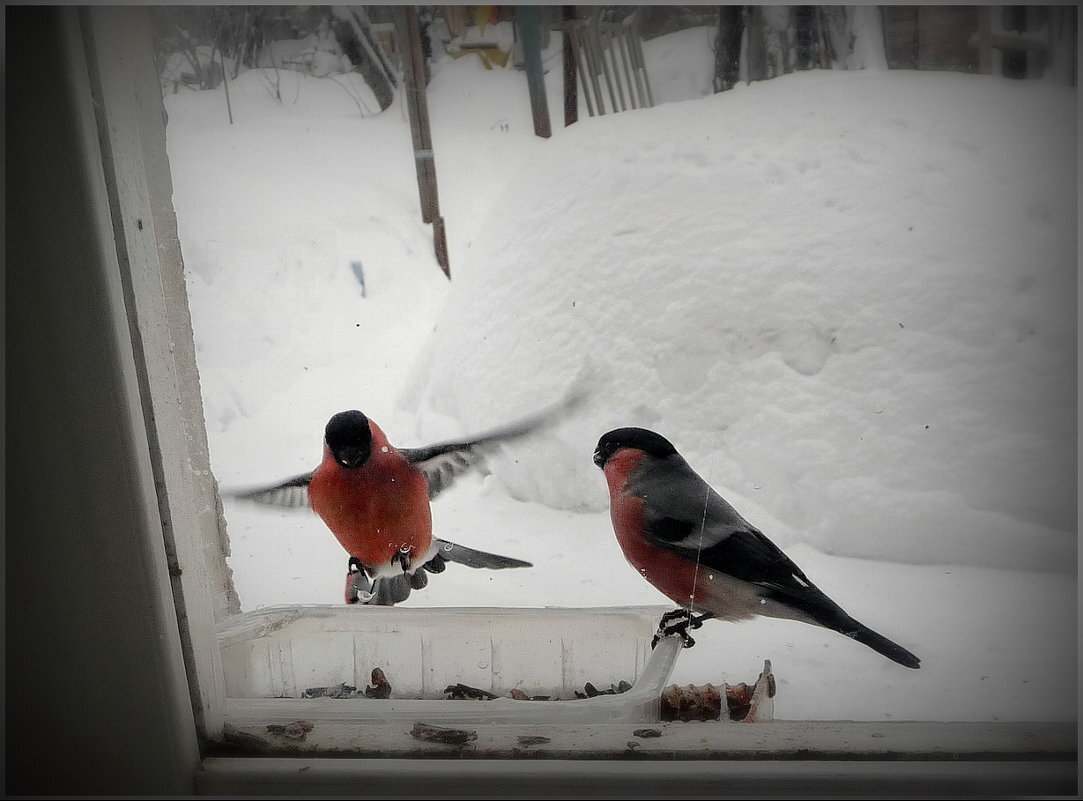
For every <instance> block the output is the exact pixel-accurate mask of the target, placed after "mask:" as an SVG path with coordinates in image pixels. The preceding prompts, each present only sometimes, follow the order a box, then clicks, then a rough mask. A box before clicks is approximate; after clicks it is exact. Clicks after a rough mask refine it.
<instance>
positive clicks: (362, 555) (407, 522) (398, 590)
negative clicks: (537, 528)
mask: <svg viewBox="0 0 1083 801" xmlns="http://www.w3.org/2000/svg"><path fill="white" fill-rule="evenodd" d="M578 399H579V397H578V396H570V397H569V399H566V400H565V401H564V402H563V403H562V404H559V405H558V406H557V407H554V408H553V409H551V410H549V411H546V412H542V413H540V414H538V415H535V416H533V417H531V418H528V419H525V420H522V421H520V422H518V423H516V424H513V425H510V426H507V427H505V428H501V429H499V430H495V431H491V432H489V433H487V434H483V435H481V436H476V437H471V438H468V439H465V440H462V441H457V442H447V443H444V444H439V445H431V446H428V447H423V448H396V447H395V446H393V445H391V443H390V442H388V440H387V436H386V435H385V434H384V432H383V431H382V430H381V429H380V427H379V426H378V425H376V423H375V422H373V421H372V420H370V419H369V418H368V417H366V416H365V415H364V414H363V413H361V412H359V411H356V410H351V411H345V412H339V413H338V414H336V415H334V416H333V417H332V418H331V419H330V421H328V423H327V426H326V428H325V429H324V447H323V461H322V462H321V463H320V465H319V467H317V468H316V469H315V470H313V471H312V472H309V473H305V474H304V475H300V476H297V477H295V478H292V479H289V480H288V481H284V482H281V483H279V484H275V485H274V486H270V487H264V488H261V489H255V490H249V491H245V492H238V493H232V495H233V497H237V498H241V499H244V500H249V501H255V502H258V503H263V504H270V505H274V506H283V507H294V508H305V507H310V508H311V509H312V510H313V511H315V512H316V514H318V515H319V516H320V517H321V518H322V519H323V522H324V523H325V524H326V525H327V527H328V528H329V529H331V532H332V533H333V534H334V535H335V537H336V538H337V539H338V541H339V543H340V544H341V545H342V547H343V548H344V549H345V550H346V552H347V553H348V554H349V562H348V566H347V576H346V603H349V604H354V603H358V602H361V603H365V604H372V605H381V606H392V605H394V604H396V603H399V602H400V601H404V600H406V598H408V597H409V595H410V591H411V590H418V589H421V588H422V587H424V586H426V585H427V584H428V576H427V575H426V573H441V572H443V571H444V569H445V567H446V565H447V563H448V562H454V563H458V564H463V565H467V566H468V567H475V568H489V569H491V570H502V569H504V568H512V567H531V566H532V565H531V564H530V562H524V561H522V560H521V559H512V558H510V557H507V556H498V555H496V554H491V553H485V552H484V551H477V550H474V549H472V548H467V547H465V546H462V545H457V544H455V543H453V542H448V541H446V540H442V539H437V538H434V537H433V536H432V513H431V509H430V507H429V501H431V500H432V499H433V498H435V497H436V496H437V495H439V494H440V493H441V492H442V491H443V490H445V489H447V488H448V487H449V486H450V485H451V484H452V482H453V481H454V480H455V479H456V478H457V477H458V476H460V475H462V474H463V473H465V472H467V471H469V470H471V469H473V468H477V467H479V466H481V465H482V464H483V463H484V457H485V454H486V453H488V452H491V451H492V450H493V449H495V448H496V447H497V446H499V445H501V444H503V443H507V442H509V441H511V440H514V439H517V438H519V437H524V436H526V435H528V434H530V433H532V432H534V431H536V430H538V429H539V428H541V427H542V426H544V425H546V424H548V423H549V422H552V421H553V420H554V419H556V418H557V416H558V415H559V414H560V412H562V411H566V410H567V409H568V408H569V407H570V406H572V405H574V403H576V402H578Z"/></svg>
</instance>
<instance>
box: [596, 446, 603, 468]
mask: <svg viewBox="0 0 1083 801" xmlns="http://www.w3.org/2000/svg"><path fill="white" fill-rule="evenodd" d="M594 464H596V465H598V467H602V466H603V465H604V464H605V456H603V455H602V450H601V448H598V449H596V450H595V451H594Z"/></svg>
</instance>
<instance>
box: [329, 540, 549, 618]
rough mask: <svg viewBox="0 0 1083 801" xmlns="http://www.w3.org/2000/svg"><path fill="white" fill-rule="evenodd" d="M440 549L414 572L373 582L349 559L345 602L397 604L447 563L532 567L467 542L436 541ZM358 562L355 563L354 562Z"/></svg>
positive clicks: (382, 604)
mask: <svg viewBox="0 0 1083 801" xmlns="http://www.w3.org/2000/svg"><path fill="white" fill-rule="evenodd" d="M434 542H435V543H436V545H437V551H436V553H435V554H434V555H433V557H432V559H430V560H429V561H428V562H426V563H425V564H423V565H422V566H421V567H419V568H418V569H417V570H415V571H414V572H413V573H403V574H402V575H399V576H380V577H379V578H377V579H376V580H375V581H372V582H370V581H369V579H368V576H367V575H366V574H365V571H364V569H362V568H361V563H360V562H358V561H357V560H356V559H351V560H350V568H349V571H350V572H349V574H348V575H347V576H346V603H349V604H355V603H362V604H366V605H368V606H394V605H395V604H397V603H399V602H401V601H405V600H406V599H407V598H409V597H410V591H411V590H420V589H424V588H425V587H426V586H427V585H428V583H429V577H428V575H427V573H443V572H444V570H446V569H447V563H448V562H455V563H457V564H460V565H466V566H467V567H476V568H488V569H489V570H505V569H507V568H509V567H533V566H534V565H532V564H531V563H530V562H524V561H523V560H522V559H513V558H512V557H510V556H500V555H499V554H495V553H486V552H485V551H476V550H474V549H473V548H467V547H466V546H465V545H458V544H456V543H454V542H448V541H447V540H434ZM355 562H356V565H355Z"/></svg>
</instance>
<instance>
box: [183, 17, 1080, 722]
mask: <svg viewBox="0 0 1083 801" xmlns="http://www.w3.org/2000/svg"><path fill="white" fill-rule="evenodd" d="M644 49H645V52H646V58H647V65H648V71H649V74H650V78H651V81H652V86H653V89H654V94H655V99H656V105H655V107H654V108H651V109H645V110H638V111H631V112H624V113H620V114H609V115H606V116H603V117H589V116H588V115H587V112H586V108H585V105H584V106H583V107H582V108H581V114H580V121H579V122H578V123H577V124H576V125H574V126H572V127H569V128H563V127H561V124H560V123H561V119H562V105H561V102H562V101H561V75H560V51H559V40H558V39H556V38H554V46H553V47H552V48H550V49H549V50H547V51H546V53H545V65H546V68H547V70H548V73H547V75H546V82H547V89H548V94H549V108H550V113H551V116H552V119H553V130H554V133H553V136H552V137H551V138H550V139H547V140H546V139H540V138H538V137H536V136H534V134H533V126H532V123H531V117H530V103H529V97H528V93H527V85H526V77H525V74H524V73H522V72H520V71H517V70H513V69H494V70H486V69H484V68H483V66H482V64H481V62H480V61H479V60H478V59H476V58H475V57H473V56H467V57H463V58H460V59H451V58H445V59H444V60H442V61H440V62H439V63H438V64H436V65H435V66H434V69H433V78H432V82H431V83H430V85H429V87H428V101H429V110H430V114H431V120H432V123H431V124H432V135H433V140H434V150H435V157H436V168H437V174H438V181H439V193H440V205H441V210H442V213H443V215H444V217H445V220H446V224H447V231H448V238H449V251H450V260H451V270H452V276H453V280H452V281H451V282H450V283H449V282H448V281H447V280H446V279H445V278H444V276H443V274H442V273H441V272H440V269H439V268H438V266H437V264H436V261H435V258H434V256H433V250H432V234H431V228H430V227H429V226H427V225H425V224H423V223H422V222H421V220H420V214H419V208H418V199H417V182H416V177H415V172H414V159H413V153H412V144H411V138H410V130H409V124H408V121H407V117H406V112H405V109H404V108H403V106H402V105H401V104H400V103H399V102H398V101H396V104H395V105H394V106H392V107H391V108H390V109H388V110H387V111H385V112H383V113H381V114H375V113H373V112H374V111H375V109H376V108H377V105H376V103H375V101H374V100H373V98H372V96H371V93H369V92H368V89H367V87H365V86H364V85H363V84H361V83H360V82H359V81H358V80H357V78H356V76H343V75H339V76H334V77H330V78H314V77H306V76H302V75H299V74H296V73H288V72H283V73H280V74H278V76H277V79H278V80H279V81H280V88H281V94H282V98H283V100H282V102H279V101H277V100H276V99H275V97H274V95H273V91H272V89H273V81H272V78H273V73H270V72H269V71H268V72H260V71H254V72H248V73H245V74H242V75H241V76H240V77H239V78H238V79H237V80H236V81H232V82H231V83H230V87H229V89H230V101H231V104H232V111H233V118H234V124H233V125H230V124H229V122H228V119H227V116H226V104H225V96H224V94H223V92H222V90H221V89H219V90H218V91H211V92H182V93H179V94H169V95H167V96H166V107H167V110H168V113H169V124H168V144H169V156H170V160H171V166H172V172H173V182H174V186H175V198H174V200H175V205H176V209H177V215H178V221H179V226H180V236H181V242H182V246H183V252H184V259H185V267H186V270H187V278H188V289H189V300H190V304H191V308H192V316H193V324H194V327H195V339H196V347H197V357H198V360H199V370H200V377H201V381H202V390H203V397H204V411H205V415H206V422H207V428H208V434H209V437H210V446H211V460H212V466H213V468H214V472H215V475H216V477H217V479H218V481H219V483H220V484H221V485H222V486H223V487H225V488H230V487H248V486H253V485H256V484H260V483H266V482H270V481H273V480H276V479H280V478H285V477H289V476H292V475H295V474H297V473H301V472H305V471H307V470H310V469H311V468H312V467H314V466H315V465H316V464H317V462H318V461H319V458H320V455H321V447H322V445H321V437H322V431H323V426H324V424H325V422H326V420H327V418H329V417H330V416H331V415H332V414H334V413H335V412H338V411H341V410H343V409H352V408H357V409H361V410H362V411H364V412H366V413H367V414H368V415H370V416H371V417H372V418H373V419H374V420H376V421H377V422H378V423H379V424H380V425H381V427H382V428H383V429H384V430H385V431H386V432H387V433H388V435H389V437H390V438H391V440H392V441H393V442H394V443H396V444H399V445H403V446H417V445H423V444H428V443H431V442H434V441H437V440H440V439H444V438H447V437H451V436H459V435H462V434H469V433H476V432H479V431H483V430H485V429H487V428H489V427H492V426H495V425H498V424H501V423H504V422H508V421H510V420H512V419H515V418H517V417H519V416H521V415H523V414H526V413H529V412H531V411H533V410H535V409H537V408H540V407H541V406H544V405H547V404H548V403H550V402H552V401H554V400H556V399H557V398H558V397H559V396H560V395H561V394H563V393H564V392H565V390H566V389H567V388H568V387H569V386H570V385H571V384H572V382H573V381H574V380H575V379H576V376H578V375H580V374H581V373H582V372H583V371H585V374H586V375H587V376H589V384H590V389H591V395H590V397H589V399H588V401H587V403H586V404H585V407H584V408H582V409H580V410H578V411H576V412H575V413H574V414H573V415H570V416H569V418H568V419H567V420H566V421H565V422H564V423H563V424H561V425H560V426H558V427H557V428H555V429H554V430H552V431H551V432H548V433H546V434H539V435H536V436H533V437H531V438H530V439H528V440H526V441H524V442H523V443H521V444H520V445H517V446H515V447H514V448H508V449H507V451H506V453H505V454H504V455H503V456H502V457H501V458H498V459H495V460H493V462H492V464H491V468H492V473H491V474H490V475H486V476H480V475H478V476H473V477H470V478H467V479H465V480H463V481H462V482H461V483H460V484H458V485H457V486H455V487H454V488H452V489H451V490H450V491H448V492H447V493H445V494H444V495H442V496H441V497H440V498H438V499H437V500H436V501H435V502H434V505H433V512H434V518H435V526H436V532H437V534H438V535H439V536H441V537H443V538H445V539H450V540H453V541H456V542H460V543H462V544H464V545H468V546H471V547H478V548H482V549H485V550H490V551H494V552H497V553H503V554H507V555H510V556H516V557H520V558H525V559H529V560H531V561H532V562H533V563H534V565H535V566H534V567H533V568H532V569H529V570H512V571H502V572H488V571H473V570H470V569H467V568H464V567H460V566H453V567H452V568H450V569H449V570H448V571H446V572H445V573H443V574H441V575H440V576H436V577H433V580H432V582H431V583H430V585H429V587H428V588H426V589H425V590H423V591H421V592H416V593H414V595H413V597H411V598H410V599H409V600H408V601H407V602H406V605H409V606H412V607H424V606H510V607H543V606H561V607H581V606H582V607H589V606H606V605H658V604H667V603H668V602H667V601H666V599H665V598H664V597H663V596H662V595H661V594H660V593H658V592H657V591H656V590H654V589H653V587H651V586H650V585H649V584H647V583H646V582H644V581H643V580H642V579H641V578H640V577H639V576H638V575H637V574H636V573H635V572H634V571H633V570H632V569H631V568H630V567H629V566H628V565H627V563H626V562H625V561H624V558H623V556H622V554H621V552H620V549H619V547H618V546H617V543H616V540H615V538H614V537H613V533H612V528H611V526H610V522H609V518H608V496H607V493H606V489H605V482H604V480H603V477H602V474H601V472H600V471H598V470H597V468H596V467H595V466H594V465H593V463H592V461H591V454H592V452H593V449H594V446H595V444H596V442H597V439H598V437H599V436H600V435H601V434H602V433H604V432H605V431H607V430H609V429H611V428H615V427H619V426H625V425H642V426H646V427H649V428H652V429H654V430H657V431H659V432H660V433H662V434H664V435H665V436H667V437H668V438H669V439H670V440H672V441H673V442H674V443H675V445H676V446H677V447H678V449H679V450H681V452H682V453H683V454H684V456H685V457H686V458H687V459H688V460H689V461H690V463H691V464H692V466H693V467H694V468H696V469H697V470H698V471H699V472H700V473H701V474H702V475H703V476H704V477H705V478H707V479H708V480H709V481H711V483H712V484H713V485H714V486H715V487H716V488H717V489H718V490H719V491H720V492H721V493H722V494H723V495H724V496H726V497H727V498H728V499H729V500H730V501H731V502H732V503H733V504H734V505H735V506H736V507H737V508H738V509H739V510H740V511H741V512H742V513H743V514H744V515H745V516H746V517H747V518H749V520H750V521H751V522H753V523H754V524H755V525H757V526H758V527H759V528H761V529H762V530H763V531H764V532H765V533H766V534H768V536H770V537H771V538H772V539H774V540H775V541H776V542H777V543H778V544H779V545H780V546H781V547H783V548H784V549H785V550H786V551H787V553H788V554H789V555H790V556H791V557H792V558H793V559H794V560H795V561H796V562H797V563H798V564H799V565H800V566H801V567H802V568H803V569H804V571H805V572H806V573H807V574H808V576H809V577H810V578H811V579H812V580H813V581H815V582H816V583H817V584H818V585H819V586H820V587H821V589H823V590H824V591H825V592H827V593H828V595H830V596H832V597H833V598H834V599H835V600H836V601H838V602H839V603H840V604H842V606H843V607H844V608H846V609H847V610H848V611H849V612H850V613H851V614H852V615H854V616H855V617H856V618H858V619H859V620H861V621H862V622H864V623H866V624H867V625H869V626H871V627H873V628H875V629H877V630H878V631H880V632H882V633H883V634H885V635H887V636H888V637H890V638H892V639H894V640H896V641H898V642H899V643H900V644H902V645H904V646H905V647H907V648H909V649H910V650H912V651H914V652H915V653H917V654H918V655H919V656H920V657H921V658H922V660H923V662H922V669H921V670H918V671H910V670H906V669H905V668H901V667H899V666H898V665H895V664H894V663H892V662H889V661H888V660H886V659H884V658H883V657H881V656H879V655H878V654H876V653H874V652H873V651H871V650H869V649H867V648H865V647H863V646H861V645H859V644H857V643H854V642H852V641H850V640H848V639H846V638H845V637H842V636H840V635H838V634H835V633H833V632H830V631H826V630H822V629H818V628H814V627H811V626H806V625H802V624H799V623H793V622H787V621H775V620H766V619H763V620H757V621H752V622H748V623H741V624H729V623H708V624H706V626H705V627H704V628H703V629H702V630H701V631H700V632H699V633H697V641H698V643H699V644H698V645H697V646H696V647H695V648H693V649H690V650H686V651H685V652H684V653H683V654H682V656H681V658H680V660H679V662H678V665H677V671H676V674H675V676H674V679H675V680H676V681H677V682H678V683H689V682H691V683H696V684H703V683H706V682H713V683H719V682H721V681H730V682H736V681H751V680H753V679H754V678H755V676H756V674H757V673H758V672H759V669H760V667H761V666H762V660H763V659H764V658H769V659H771V660H772V662H773V665H774V670H775V673H776V674H777V677H778V679H779V685H780V694H779V697H778V699H777V706H776V713H777V715H778V716H779V717H782V718H797V719H800V718H820V719H832V718H840V719H854V720H881V719H909V720H1074V719H1075V717H1076V681H1077V678H1076V665H1077V649H1076V639H1077V619H1076V615H1077V595H1076V575H1077V565H1078V562H1077V533H1076V532H1077V518H1076V492H1077V487H1076V483H1077V462H1076V425H1077V407H1076V310H1077V284H1076V282H1077V251H1076V223H1077V205H1076V202H1077V198H1076V176H1077V172H1076V94H1075V90H1074V89H1070V88H1067V87H1062V86H1056V85H1052V84H1048V83H1044V82H1017V81H1009V80H1005V79H1001V78H995V77H989V76H970V75H962V74H956V73H935V72H904V71H899V72H886V71H878V70H862V71H852V72H844V71H813V72H807V73H799V74H795V75H790V76H786V77H782V78H779V79H776V80H773V81H768V82H764V83H758V84H754V85H752V86H746V85H741V86H738V87H737V88H736V89H734V90H733V91H731V92H727V93H724V94H721V95H713V94H711V93H710V70H711V64H712V53H711V50H710V32H709V31H708V30H706V29H703V28H699V29H691V30H688V31H683V32H680V33H677V34H672V35H670V36H665V37H660V38H658V39H655V40H652V41H648V42H646V43H645V44H644ZM581 103H582V101H581ZM351 262H361V264H362V266H363V272H364V279H365V294H364V296H362V287H361V284H360V282H359V281H358V278H357V275H356V273H355V271H354V270H353V269H352V268H351ZM225 513H226V519H227V524H228V531H229V536H230V540H231V546H232V555H231V557H230V565H231V567H232V569H233V571H234V579H235V581H236V585H237V589H238V592H239V594H240V597H241V602H242V604H243V606H244V608H245V609H246V610H252V609H257V608H261V607H265V606H271V605H276V604H286V603H340V602H341V597H342V596H341V593H342V579H343V575H344V568H345V563H346V555H345V554H344V552H343V551H342V550H341V548H340V546H339V545H338V543H337V542H336V541H335V539H334V538H333V537H332V536H331V534H330V533H329V532H328V531H327V529H326V528H325V527H324V526H323V524H322V522H321V521H320V520H319V519H318V518H317V517H315V516H314V515H312V514H310V513H306V512H303V511H302V512H285V511H276V510H269V509H265V508H259V507H252V506H246V505H243V504H238V503H235V502H231V501H227V503H226V506H225Z"/></svg>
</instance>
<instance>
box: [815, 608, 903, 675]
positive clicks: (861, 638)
mask: <svg viewBox="0 0 1083 801" xmlns="http://www.w3.org/2000/svg"><path fill="white" fill-rule="evenodd" d="M839 618H840V619H838V620H836V621H833V622H832V624H830V628H833V629H834V630H835V631H837V632H839V633H840V634H845V635H846V636H847V637H850V638H852V639H854V640H857V641H858V642H859V643H861V644H862V645H867V646H868V647H869V648H871V649H872V650H874V651H876V652H878V653H881V654H883V655H884V656H886V657H887V658H888V659H891V660H893V661H895V662H898V663H899V664H900V665H902V666H903V667H908V668H914V669H915V670H916V669H917V668H920V667H921V660H920V659H918V657H917V656H915V655H914V654H912V653H910V652H909V651H907V650H906V649H905V648H903V647H902V646H901V645H899V644H898V643H896V642H892V641H891V640H889V639H888V638H887V637H885V636H884V635H883V634H880V633H878V632H875V631H873V630H872V629H870V628H869V627H868V626H865V625H863V624H861V623H858V622H857V621H856V620H854V619H853V618H852V617H850V616H849V615H846V614H843V615H840V616H839Z"/></svg>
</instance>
